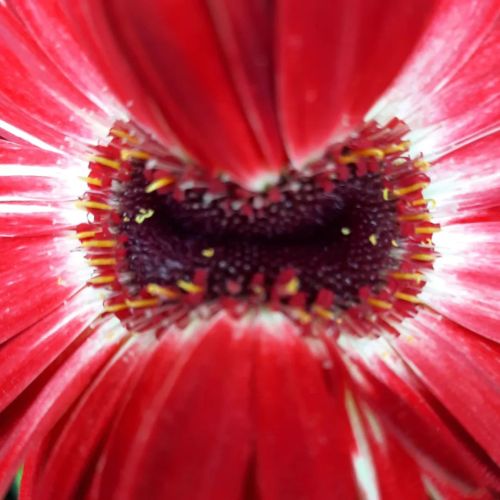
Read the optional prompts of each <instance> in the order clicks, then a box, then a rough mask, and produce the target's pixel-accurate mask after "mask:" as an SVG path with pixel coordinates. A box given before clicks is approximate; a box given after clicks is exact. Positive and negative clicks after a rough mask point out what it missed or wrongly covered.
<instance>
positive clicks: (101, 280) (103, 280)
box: [87, 276, 116, 285]
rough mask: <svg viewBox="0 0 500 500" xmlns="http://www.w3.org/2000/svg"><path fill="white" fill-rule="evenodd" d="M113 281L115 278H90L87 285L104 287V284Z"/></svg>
mask: <svg viewBox="0 0 500 500" xmlns="http://www.w3.org/2000/svg"><path fill="white" fill-rule="evenodd" d="M115 280H116V278H115V276H96V277H95V278H90V279H89V280H88V282H87V283H89V284H90V285H105V284H106V283H113V281H115Z"/></svg>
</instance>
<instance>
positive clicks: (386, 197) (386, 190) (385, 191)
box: [382, 188, 389, 201]
mask: <svg viewBox="0 0 500 500" xmlns="http://www.w3.org/2000/svg"><path fill="white" fill-rule="evenodd" d="M382 197H383V198H384V200H385V201H388V200H389V190H388V189H387V188H384V189H383V190H382Z"/></svg>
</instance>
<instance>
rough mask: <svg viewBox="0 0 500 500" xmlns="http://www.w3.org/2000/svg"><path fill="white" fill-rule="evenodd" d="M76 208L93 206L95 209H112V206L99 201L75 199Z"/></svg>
mask: <svg viewBox="0 0 500 500" xmlns="http://www.w3.org/2000/svg"><path fill="white" fill-rule="evenodd" d="M76 206H77V207H78V208H93V209H95V210H113V207H111V206H110V205H108V204H106V203H101V202H100V201H77V202H76Z"/></svg>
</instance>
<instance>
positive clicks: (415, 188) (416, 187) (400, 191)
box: [392, 182, 429, 196]
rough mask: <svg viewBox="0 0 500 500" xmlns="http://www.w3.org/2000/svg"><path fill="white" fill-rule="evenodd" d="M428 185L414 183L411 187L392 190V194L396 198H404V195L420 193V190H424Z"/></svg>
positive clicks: (426, 183) (425, 183)
mask: <svg viewBox="0 0 500 500" xmlns="http://www.w3.org/2000/svg"><path fill="white" fill-rule="evenodd" d="M428 185H429V183H428V182H416V183H415V184H412V185H411V186H406V187H404V188H399V189H394V190H393V191H392V192H393V193H394V194H395V195H396V196H404V195H406V194H410V193H414V192H415V191H420V190H421V189H425V188H426V187H427V186H428Z"/></svg>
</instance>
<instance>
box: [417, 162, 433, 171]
mask: <svg viewBox="0 0 500 500" xmlns="http://www.w3.org/2000/svg"><path fill="white" fill-rule="evenodd" d="M414 165H415V166H416V167H417V168H419V169H421V170H427V169H428V168H430V167H431V164H430V163H429V162H428V161H425V160H417V161H416V162H415V163H414Z"/></svg>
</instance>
